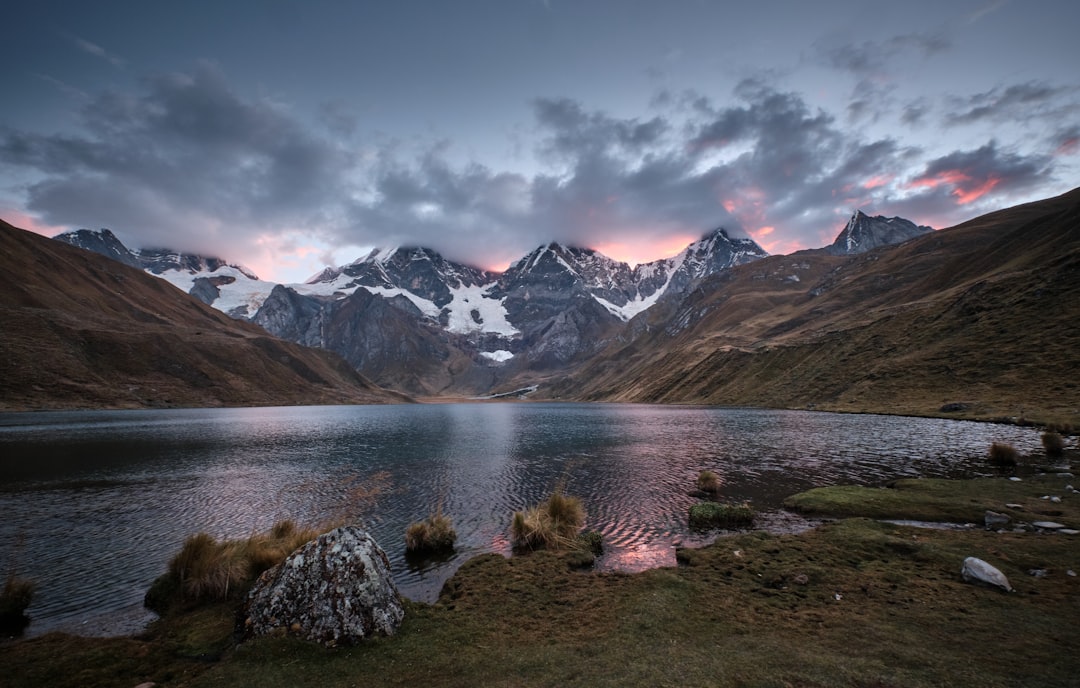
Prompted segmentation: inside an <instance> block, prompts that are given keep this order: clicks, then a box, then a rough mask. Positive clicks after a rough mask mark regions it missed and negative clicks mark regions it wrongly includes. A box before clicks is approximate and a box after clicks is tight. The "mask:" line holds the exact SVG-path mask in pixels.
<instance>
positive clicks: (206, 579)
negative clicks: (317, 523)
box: [146, 520, 319, 612]
mask: <svg viewBox="0 0 1080 688" xmlns="http://www.w3.org/2000/svg"><path fill="white" fill-rule="evenodd" d="M318 535H319V533H318V531H316V530H314V529H310V528H300V527H298V526H297V525H296V524H295V523H294V522H292V521H290V520H283V521H279V522H277V523H275V524H274V526H273V528H271V529H270V531H269V532H266V533H255V534H252V535H251V536H250V537H247V538H245V539H243V540H224V541H221V542H218V541H217V540H215V539H214V538H213V537H212V536H210V535H208V534H206V533H197V534H195V535H192V536H190V537H189V538H188V539H187V540H185V541H184V545H183V547H182V548H181V549H180V552H179V553H177V555H176V556H175V557H173V558H172V561H170V562H169V572H168V573H167V574H165V575H164V576H162V577H161V578H159V579H158V580H157V581H155V582H154V586H153V587H152V588H151V590H150V592H149V593H147V599H146V604H147V606H148V607H150V608H152V609H154V610H155V611H159V612H161V611H162V609H163V608H165V609H167V608H168V607H169V606H170V605H171V604H172V603H173V602H175V601H177V599H179V601H181V602H186V603H193V602H220V601H225V600H228V599H230V598H232V597H237V596H240V595H242V594H243V593H244V592H246V591H247V589H248V588H249V587H250V586H251V583H252V582H253V581H254V580H255V578H257V577H258V576H259V574H261V573H262V572H263V571H266V570H267V569H269V568H272V567H274V566H276V565H277V564H280V563H281V562H282V561H284V560H285V558H286V557H288V556H289V555H290V554H291V553H292V552H293V551H295V550H296V549H297V548H299V547H301V546H302V545H304V544H305V543H307V542H309V541H311V540H313V539H314V538H316V537H318Z"/></svg>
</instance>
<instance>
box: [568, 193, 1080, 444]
mask: <svg viewBox="0 0 1080 688" xmlns="http://www.w3.org/2000/svg"><path fill="white" fill-rule="evenodd" d="M796 280H797V281H796ZM1078 316H1080V190H1075V191H1072V192H1070V193H1067V194H1064V195H1062V196H1059V197H1057V198H1053V199H1049V200H1046V201H1041V202H1037V203H1029V204H1025V205H1022V206H1017V207H1015V208H1010V209H1007V210H1002V211H999V212H996V213H991V214H989V215H985V216H982V217H979V218H976V219H974V220H971V221H969V222H966V223H964V224H961V225H958V226H956V227H953V228H951V229H945V230H941V231H938V232H934V233H932V234H929V235H926V236H923V237H920V238H917V239H915V240H913V241H910V242H907V243H905V244H902V245H900V246H895V247H888V248H884V249H879V250H876V251H873V252H870V253H867V254H864V255H861V256H855V257H851V258H838V257H833V256H827V255H822V254H820V253H817V252H803V253H799V254H794V255H791V256H774V257H771V258H767V259H765V260H762V261H758V262H756V263H753V264H750V265H745V266H740V267H738V268H735V269H734V270H732V271H730V272H729V273H727V274H724V275H721V276H718V278H716V279H713V280H710V281H707V282H705V283H703V284H702V285H700V287H699V288H698V289H696V290H695V291H694V292H692V293H691V294H689V295H688V296H687V298H686V299H684V300H683V301H681V302H680V303H679V304H677V305H675V306H670V307H669V308H668V310H667V311H666V312H663V311H658V312H656V313H650V314H648V318H649V319H648V320H647V321H642V322H637V323H633V324H632V325H633V329H634V331H636V333H637V334H636V335H635V336H631V337H628V338H626V339H625V340H624V341H622V342H619V343H618V344H616V345H615V346H613V347H611V348H609V349H608V350H607V351H606V352H605V353H604V354H603V355H602V356H600V357H598V358H597V359H595V360H594V361H593V362H591V363H590V365H588V366H586V367H585V368H583V369H582V370H580V371H578V373H577V374H576V375H575V376H573V377H572V378H570V379H567V380H564V381H562V382H561V383H560V384H558V385H555V386H554V387H553V388H551V392H550V393H551V394H552V395H553V396H560V397H564V398H565V397H574V398H582V399H588V400H615V401H639V402H640V401H647V402H670V403H710V404H749V405H762V406H779V407H797V408H800V407H813V408H818V409H832V410H844V411H874V412H884V413H905V414H908V413H910V414H938V413H941V411H940V409H941V407H942V406H943V405H944V404H946V403H951V402H960V403H962V404H964V405H965V408H964V409H963V410H961V411H959V412H958V414H957V415H960V416H964V417H998V416H1009V417H1020V416H1024V417H1027V418H1030V419H1035V420H1041V421H1051V422H1069V423H1072V424H1077V423H1080V387H1078V382H1080V381H1078V380H1077V378H1076V371H1077V370H1080V318H1078Z"/></svg>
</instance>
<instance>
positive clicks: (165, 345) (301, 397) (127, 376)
mask: <svg viewBox="0 0 1080 688" xmlns="http://www.w3.org/2000/svg"><path fill="white" fill-rule="evenodd" d="M403 399H404V398H403V397H401V396H400V395H395V394H392V393H389V392H386V391H385V390H382V389H379V388H378V387H376V386H375V385H373V384H372V383H370V382H369V381H367V380H366V379H364V378H363V377H362V376H361V375H359V374H358V373H356V371H354V370H353V369H352V368H351V367H350V366H349V365H348V364H347V363H345V361H344V360H342V359H341V358H340V357H338V356H337V355H335V354H331V353H329V352H325V351H319V350H315V349H309V348H306V347H302V346H299V345H296V344H292V343H289V342H284V341H281V340H278V339H275V338H273V337H271V336H269V335H268V334H267V333H266V332H265V331H264V330H262V329H261V328H259V327H256V326H254V325H251V324H249V323H244V322H240V321H236V320H233V319H231V318H229V317H228V316H226V315H224V314H222V313H220V312H218V311H216V310H214V309H212V308H210V307H208V306H205V305H204V304H202V303H201V302H199V301H197V300H196V299H194V298H192V297H190V296H188V295H187V294H184V293H183V292H181V291H180V290H178V289H176V288H175V287H173V286H172V285H170V284H168V283H167V282H165V281H164V280H161V279H158V278H155V277H152V276H150V275H146V274H144V273H142V272H140V271H139V270H136V269H134V268H130V267H127V266H126V265H122V264H120V263H118V262H116V261H113V260H110V259H108V258H105V257H104V256H99V255H97V254H95V253H91V252H89V251H84V250H82V249H78V248H75V247H72V246H69V245H67V244H63V243H61V242H58V241H53V240H51V239H47V238H45V237H41V236H38V235H36V234H32V233H30V232H26V231H23V230H21V229H17V228H15V227H12V226H11V225H9V224H7V223H6V222H3V221H2V220H0V409H7V410H24V409H40V408H137V407H147V406H155V407H157V406H226V405H228V406H246V405H269V404H330V403H386V402H391V401H401V400H403Z"/></svg>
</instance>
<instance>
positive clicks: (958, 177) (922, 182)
mask: <svg viewBox="0 0 1080 688" xmlns="http://www.w3.org/2000/svg"><path fill="white" fill-rule="evenodd" d="M969 181H971V177H969V176H968V175H966V174H964V173H963V172H961V171H960V170H945V171H944V172H938V173H937V174H936V175H934V176H932V177H919V178H918V179H913V180H911V181H910V182H908V187H909V188H912V189H936V188H937V187H939V186H941V185H942V184H952V185H954V186H959V185H960V184H963V183H964V182H969Z"/></svg>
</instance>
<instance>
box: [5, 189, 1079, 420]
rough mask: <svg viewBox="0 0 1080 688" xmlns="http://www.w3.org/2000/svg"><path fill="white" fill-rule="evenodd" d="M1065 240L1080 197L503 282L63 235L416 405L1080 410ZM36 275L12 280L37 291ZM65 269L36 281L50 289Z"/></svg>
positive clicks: (412, 262)
mask: <svg viewBox="0 0 1080 688" xmlns="http://www.w3.org/2000/svg"><path fill="white" fill-rule="evenodd" d="M1078 228H1080V190H1077V191H1073V192H1070V193H1069V194H1065V195H1063V196H1060V197H1057V198H1053V199H1048V200H1046V201H1041V202H1038V203H1031V204H1026V205H1023V206H1017V207H1015V208H1010V209H1006V210H1003V211H999V212H997V213H991V214H989V215H986V216H983V217H980V218H976V219H974V220H971V221H970V222H967V223H964V224H963V225H960V226H957V227H953V228H949V229H944V230H938V231H931V230H930V229H929V228H926V227H919V226H917V225H914V224H913V223H910V222H908V221H906V220H903V219H902V218H884V217H880V216H878V217H871V216H868V215H866V214H864V213H862V212H861V211H856V212H855V213H853V215H852V217H851V219H850V221H849V222H848V223H847V224H846V225H845V227H843V228H842V229H841V230H840V232H839V235H838V236H837V238H836V241H835V242H833V244H832V245H830V246H827V247H824V248H821V249H812V250H806V251H800V252H797V253H794V254H790V255H783V256H769V255H767V254H766V253H765V252H764V251H763V250H761V249H760V247H758V246H757V245H756V244H754V243H753V242H752V241H750V240H747V239H739V238H733V237H732V236H730V235H729V234H728V233H727V232H725V231H723V230H715V231H713V232H710V233H708V234H706V235H705V236H704V237H703V238H702V239H701V240H699V241H697V242H695V243H694V244H691V245H690V246H689V247H687V249H686V250H684V251H683V252H681V253H680V254H679V255H677V256H674V257H672V258H668V259H664V260H661V261H656V262H653V263H649V264H644V265H638V266H636V267H630V266H628V265H626V264H624V263H620V262H618V261H614V260H611V259H609V258H607V257H605V256H603V255H601V254H599V253H597V252H595V251H592V250H589V249H585V248H579V247H572V246H565V245H561V244H546V245H543V246H539V247H537V248H536V249H535V250H533V251H532V252H530V253H529V254H528V255H526V256H523V257H522V258H521V259H520V260H518V261H516V262H515V263H514V264H512V265H511V266H510V267H509V268H508V269H507V270H506V271H504V272H502V273H494V272H490V271H484V270H480V269H476V268H472V267H469V266H467V265H463V264H459V263H453V262H451V261H447V260H445V259H444V258H443V257H442V256H440V255H439V254H438V253H436V252H435V251H432V250H430V249H426V248H421V247H412V248H410V247H399V248H381V249H376V250H374V251H372V252H371V253H369V254H368V255H366V256H363V257H361V258H360V259H358V260H356V261H354V262H353V263H350V264H348V265H344V266H339V267H332V268H327V269H326V270H324V271H323V272H321V273H319V274H318V275H315V276H313V277H312V278H311V279H310V280H308V281H307V282H306V283H304V284H289V285H280V284H273V283H270V282H265V281H261V280H259V279H258V278H257V277H256V276H255V275H254V274H253V273H251V271H250V270H246V269H245V268H243V267H242V266H241V265H239V264H235V263H229V262H228V261H224V260H220V259H215V258H206V257H199V256H187V255H184V254H178V253H176V252H172V251H164V250H162V251H148V250H129V249H127V248H126V247H124V246H123V245H122V244H121V243H120V242H119V241H118V240H116V237H115V236H112V235H111V233H110V232H108V231H107V230H99V231H97V232H90V231H86V230H80V231H79V232H72V233H68V234H65V235H62V236H60V237H58V238H59V239H61V241H63V242H66V243H71V244H75V245H77V246H80V247H83V248H88V249H91V250H93V251H96V252H98V253H102V254H105V255H109V256H110V257H111V258H113V259H115V260H116V261H119V262H123V263H127V265H129V266H134V267H138V268H139V269H141V270H143V271H149V272H150V273H153V274H156V275H158V276H160V277H162V278H164V279H166V280H168V281H170V282H172V283H173V284H174V285H176V286H179V287H180V288H181V289H182V290H183V291H184V292H188V294H187V295H185V294H179V293H177V294H176V298H177V299H183V300H184V303H186V304H187V305H186V306H185V308H186V309H188V310H190V309H191V308H192V306H191V304H193V303H198V301H199V300H201V301H202V302H203V303H207V302H209V303H212V304H213V306H214V308H215V309H217V310H216V311H214V310H211V309H205V308H204V306H203V303H198V306H199V308H201V309H203V310H201V311H200V313H202V314H203V315H202V316H200V317H205V314H206V313H215V312H217V313H218V316H219V317H223V313H229V314H230V315H232V316H233V317H234V320H229V319H228V318H224V320H223V322H232V323H235V324H236V326H237V327H241V328H251V329H247V330H244V332H245V334H244V335H242V336H243V337H245V338H252V337H255V336H256V335H255V334H254V333H255V332H261V333H262V335H261V336H263V337H265V336H266V332H269V333H271V334H273V335H276V336H277V337H279V338H281V339H285V340H290V341H292V342H296V343H300V344H305V345H309V346H314V347H317V348H322V349H328V350H330V351H332V352H335V353H337V354H339V355H340V356H341V357H343V358H344V359H345V360H346V361H348V363H349V364H351V365H352V367H353V368H355V369H356V370H359V371H360V372H361V373H362V374H363V375H364V376H366V377H368V378H371V379H372V380H374V381H375V382H376V383H378V384H381V385H384V386H386V387H391V388H393V389H395V390H399V391H402V392H407V393H411V394H414V395H417V396H424V397H434V396H492V395H499V394H507V393H511V392H513V391H514V390H520V389H523V388H524V389H529V390H533V391H532V393H531V397H532V398H541V399H543V398H558V399H578V400H605V401H639V402H640V401H646V402H665V403H709V404H746V405H767V406H779V407H798V408H805V407H811V408H820V409H834V410H846V411H878V412H888V413H916V414H940V413H943V411H941V409H942V408H945V409H949V411H948V412H950V413H953V412H957V409H959V411H958V413H959V415H961V416H972V417H975V416H977V417H994V416H997V415H1001V416H1005V415H1009V416H1017V415H1020V416H1022V415H1025V414H1027V415H1029V416H1031V415H1036V414H1037V415H1040V416H1042V417H1056V418H1072V419H1078V420H1080V411H1078V409H1077V407H1078V406H1080V402H1078V395H1077V389H1076V386H1075V384H1076V383H1075V382H1074V380H1075V371H1076V370H1077V369H1080V360H1078V352H1080V333H1078V330H1077V325H1076V322H1077V318H1076V316H1077V315H1078V310H1080V284H1078V282H1080V248H1078V247H1080V237H1078V232H1080V229H1078ZM43 241H46V243H48V240H43ZM896 242H899V243H896ZM52 243H53V244H55V245H59V244H60V242H52ZM27 265H31V266H32V265H35V260H34V259H31V258H29V257H27V256H23V259H22V262H20V261H14V262H12V263H11V265H9V268H8V269H9V272H10V273H11V274H13V275H16V276H14V277H11V279H12V280H14V282H12V284H15V283H19V282H20V281H23V282H34V279H33V278H29V277H25V276H23V277H19V276H17V275H18V274H19V271H20V270H21V271H22V272H25V271H26V270H27V269H28V268H27V267H26V266H27ZM120 267H123V269H124V270H132V272H133V273H134V274H139V270H134V269H133V268H128V267H124V266H120ZM65 269H66V268H64V269H61V270H60V271H58V272H57V273H56V274H55V275H51V276H49V278H48V279H46V280H45V281H44V282H47V283H48V284H49V285H51V286H50V288H53V289H59V290H61V291H62V290H63V289H64V288H65V285H64V282H65V280H64V279H63V278H61V275H66V274H67V273H66V272H64V270H65ZM95 269H96V270H98V271H100V270H101V269H102V268H101V266H100V265H99V266H97V267H96V268H95ZM118 269H119V268H118ZM141 277H142V278H145V279H153V278H151V277H150V276H149V275H146V274H145V272H144V273H143V274H142V275H141ZM44 282H43V281H42V279H40V278H39V279H37V281H36V282H34V283H35V284H37V285H38V288H44V287H43V286H42V285H43V284H44ZM157 282H158V284H160V285H162V288H163V287H164V282H162V281H160V280H158V281H157ZM196 297H197V298H196ZM245 320H246V321H250V323H247V322H244V321H245ZM175 323H176V326H177V328H178V330H177V331H178V332H183V331H184V330H191V329H192V327H190V326H188V327H185V326H182V325H181V324H180V321H179V319H177V320H176V321H175ZM125 327H126V328H128V329H132V330H134V329H139V328H141V327H142V325H141V324H139V323H138V322H129V323H127V325H125ZM260 327H261V328H263V329H259V328H260ZM64 336H65V337H72V338H75V339H76V340H77V335H76V334H73V333H71V332H67V333H65V335H64ZM3 338H4V339H11V337H10V336H9V334H8V333H5V334H4V337H3ZM63 338H64V337H61V339H63ZM188 339H190V337H188ZM268 341H277V340H272V339H268ZM281 345H282V346H284V345H285V343H284V342H282V343H281ZM5 346H7V349H8V350H9V351H12V347H11V346H10V345H7V344H5ZM57 346H59V345H57ZM301 350H306V349H301ZM18 353H19V352H15V356H14V357H15V358H19V355H18ZM27 355H28V352H23V353H22V360H24V361H25V360H27ZM328 360H329V359H328ZM334 360H338V361H340V359H334ZM24 377H25V378H26V379H25V380H23V383H14V384H15V386H20V384H21V386H23V387H25V386H26V384H27V383H28V381H29V380H30V379H31V378H32V376H30V377H27V376H24ZM132 384H135V383H132ZM39 387H42V386H41V385H39ZM268 394H272V392H268ZM61 396H62V393H61ZM399 398H400V397H399ZM58 403H59V402H58ZM113 403H115V402H113ZM131 403H133V404H136V405H137V404H138V403H144V404H150V405H152V404H157V403H162V402H161V400H160V399H157V400H147V399H144V400H142V402H138V401H133V402H131ZM225 403H228V402H225Z"/></svg>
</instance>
